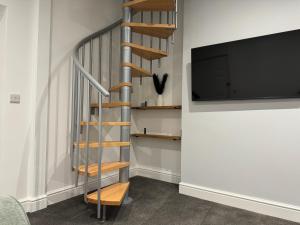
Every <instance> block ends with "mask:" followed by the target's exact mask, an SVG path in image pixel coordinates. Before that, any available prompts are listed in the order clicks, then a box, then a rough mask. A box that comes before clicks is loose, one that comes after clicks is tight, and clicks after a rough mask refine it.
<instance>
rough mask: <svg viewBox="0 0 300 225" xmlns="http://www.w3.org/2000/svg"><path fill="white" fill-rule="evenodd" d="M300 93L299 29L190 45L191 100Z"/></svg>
mask: <svg viewBox="0 0 300 225" xmlns="http://www.w3.org/2000/svg"><path fill="white" fill-rule="evenodd" d="M299 97H300V30H295V31H289V32H283V33H277V34H272V35H267V36H261V37H255V38H250V39H244V40H238V41H232V42H227V43H222V44H216V45H210V46H204V47H199V48H194V49H192V99H193V101H211V100H244V99H279V98H299Z"/></svg>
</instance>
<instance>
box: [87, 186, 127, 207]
mask: <svg viewBox="0 0 300 225" xmlns="http://www.w3.org/2000/svg"><path fill="white" fill-rule="evenodd" d="M128 189H129V182H128V183H116V184H113V185H110V186H107V187H104V188H102V189H101V195H100V202H101V205H114V206H119V205H121V204H122V202H123V200H124V198H125V195H126V193H127V191H128ZM97 200H98V192H97V191H95V192H93V193H91V194H89V195H88V196H87V201H88V202H89V203H91V204H98V201H97Z"/></svg>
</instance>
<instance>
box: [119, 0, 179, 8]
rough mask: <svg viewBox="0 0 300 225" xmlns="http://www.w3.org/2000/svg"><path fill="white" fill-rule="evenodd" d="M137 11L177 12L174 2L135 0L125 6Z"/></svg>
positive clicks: (169, 0) (172, 0)
mask: <svg viewBox="0 0 300 225" xmlns="http://www.w3.org/2000/svg"><path fill="white" fill-rule="evenodd" d="M123 7H130V8H131V9H133V10H135V11H175V10H176V4H175V1H174V0H134V1H129V2H126V3H124V4H123Z"/></svg>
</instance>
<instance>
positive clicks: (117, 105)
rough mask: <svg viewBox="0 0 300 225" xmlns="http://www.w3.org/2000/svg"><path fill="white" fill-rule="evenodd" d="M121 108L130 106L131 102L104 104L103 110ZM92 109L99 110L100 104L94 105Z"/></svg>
mask: <svg viewBox="0 0 300 225" xmlns="http://www.w3.org/2000/svg"><path fill="white" fill-rule="evenodd" d="M121 106H129V107H130V103H129V102H110V103H103V104H102V108H105V109H108V108H116V107H121ZM91 108H99V104H98V103H92V104H91Z"/></svg>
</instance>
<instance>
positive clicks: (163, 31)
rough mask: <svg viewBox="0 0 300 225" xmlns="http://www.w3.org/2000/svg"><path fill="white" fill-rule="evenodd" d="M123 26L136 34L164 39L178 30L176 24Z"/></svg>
mask: <svg viewBox="0 0 300 225" xmlns="http://www.w3.org/2000/svg"><path fill="white" fill-rule="evenodd" d="M122 26H126V27H131V30H132V31H133V32H135V33H139V34H145V35H149V36H153V37H157V38H163V39H167V38H168V37H170V36H171V35H172V34H173V33H174V31H175V29H176V26H175V25H174V24H148V23H123V24H122Z"/></svg>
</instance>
